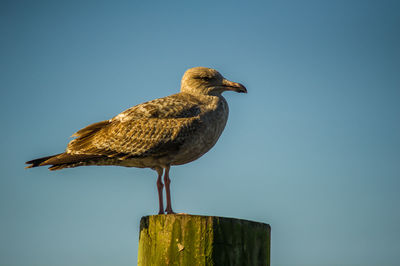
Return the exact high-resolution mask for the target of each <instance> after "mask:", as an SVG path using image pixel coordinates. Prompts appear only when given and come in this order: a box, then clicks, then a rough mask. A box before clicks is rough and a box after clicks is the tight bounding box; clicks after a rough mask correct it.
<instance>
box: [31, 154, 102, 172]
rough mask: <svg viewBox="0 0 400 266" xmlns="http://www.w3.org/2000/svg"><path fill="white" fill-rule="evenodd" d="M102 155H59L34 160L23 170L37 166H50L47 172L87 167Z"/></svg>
mask: <svg viewBox="0 0 400 266" xmlns="http://www.w3.org/2000/svg"><path fill="white" fill-rule="evenodd" d="M102 157H104V156H102V155H87V154H68V153H65V152H64V153H60V154H56V155H52V156H47V157H43V158H38V159H34V160H31V161H28V162H26V164H30V165H28V166H27V167H25V168H33V167H38V166H44V165H50V167H49V170H60V169H63V168H70V167H76V166H81V165H88V164H90V162H93V161H95V160H97V159H99V158H102Z"/></svg>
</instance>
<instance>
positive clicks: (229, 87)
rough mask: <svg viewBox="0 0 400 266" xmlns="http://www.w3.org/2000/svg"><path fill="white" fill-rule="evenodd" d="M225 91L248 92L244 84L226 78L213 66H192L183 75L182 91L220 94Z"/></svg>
mask: <svg viewBox="0 0 400 266" xmlns="http://www.w3.org/2000/svg"><path fill="white" fill-rule="evenodd" d="M224 91H236V92H243V93H247V90H246V88H245V87H244V86H243V85H242V84H240V83H236V82H232V81H229V80H227V79H225V78H224V77H223V76H222V75H221V74H220V73H219V72H218V71H217V70H215V69H212V68H207V67H194V68H190V69H188V70H187V71H186V72H185V74H184V75H183V77H182V83H181V92H187V93H191V94H203V95H220V94H221V93H222V92H224Z"/></svg>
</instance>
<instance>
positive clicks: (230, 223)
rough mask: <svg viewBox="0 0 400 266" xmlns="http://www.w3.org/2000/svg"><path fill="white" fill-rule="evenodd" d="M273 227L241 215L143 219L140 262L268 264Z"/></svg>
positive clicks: (171, 216)
mask: <svg viewBox="0 0 400 266" xmlns="http://www.w3.org/2000/svg"><path fill="white" fill-rule="evenodd" d="M270 240H271V227H270V226H269V225H268V224H264V223H258V222H252V221H247V220H241V219H233V218H223V217H215V216H198V215H184V214H173V215H172V214H168V215H153V216H145V217H142V219H141V221H140V236H139V253H138V265H140V266H149V265H157V266H158V265H216V266H218V265H267V266H270V243H271V242H270Z"/></svg>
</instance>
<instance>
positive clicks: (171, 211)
mask: <svg viewBox="0 0 400 266" xmlns="http://www.w3.org/2000/svg"><path fill="white" fill-rule="evenodd" d="M165 212H166V213H167V214H175V213H174V211H173V210H172V209H168V208H167V209H165Z"/></svg>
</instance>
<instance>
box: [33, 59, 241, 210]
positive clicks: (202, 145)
mask: <svg viewBox="0 0 400 266" xmlns="http://www.w3.org/2000/svg"><path fill="white" fill-rule="evenodd" d="M224 91H234V92H239V93H247V90H246V88H245V87H244V86H243V85H242V84H240V83H236V82H232V81H229V80H227V79H225V78H224V77H223V76H222V75H221V74H220V73H219V72H218V71H217V70H215V69H212V68H206V67H194V68H190V69H188V70H187V71H186V72H185V74H184V75H183V77H182V81H181V90H180V92H179V93H176V94H173V95H170V96H167V97H164V98H159V99H155V100H152V101H148V102H145V103H142V104H139V105H136V106H133V107H131V108H129V109H127V110H125V111H123V112H122V113H120V114H119V115H117V116H115V117H113V118H111V119H109V120H105V121H101V122H98V123H94V124H91V125H89V126H87V127H85V128H83V129H81V130H79V131H78V132H76V133H75V134H73V135H72V137H76V138H75V139H73V140H71V141H70V142H69V143H68V145H67V148H66V150H65V152H63V153H60V154H56V155H52V156H47V157H43V158H38V159H34V160H31V161H28V162H26V164H29V166H27V167H26V168H32V167H37V166H44V165H47V166H50V167H49V169H50V170H60V169H63V168H71V167H78V166H86V165H117V166H125V167H138V168H151V169H153V170H155V171H156V172H157V174H158V177H157V183H156V184H157V190H158V199H159V214H164V206H163V189H164V184H165V193H166V201H167V204H166V209H165V212H166V213H167V214H173V213H174V212H173V210H172V206H171V192H170V183H171V180H170V177H169V170H170V167H171V166H172V165H182V164H186V163H189V162H192V161H194V160H196V159H198V158H199V157H201V156H202V155H203V154H205V153H206V152H207V151H209V150H210V149H211V148H212V147H213V146H214V145H215V143H216V142H217V140H218V138H219V137H220V135H221V133H222V131H223V130H224V128H225V125H226V122H227V120H228V113H229V109H228V103H227V102H226V100H225V98H224V97H223V96H222V93H223V92H224ZM163 175H164V184H163V182H162V177H163Z"/></svg>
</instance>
